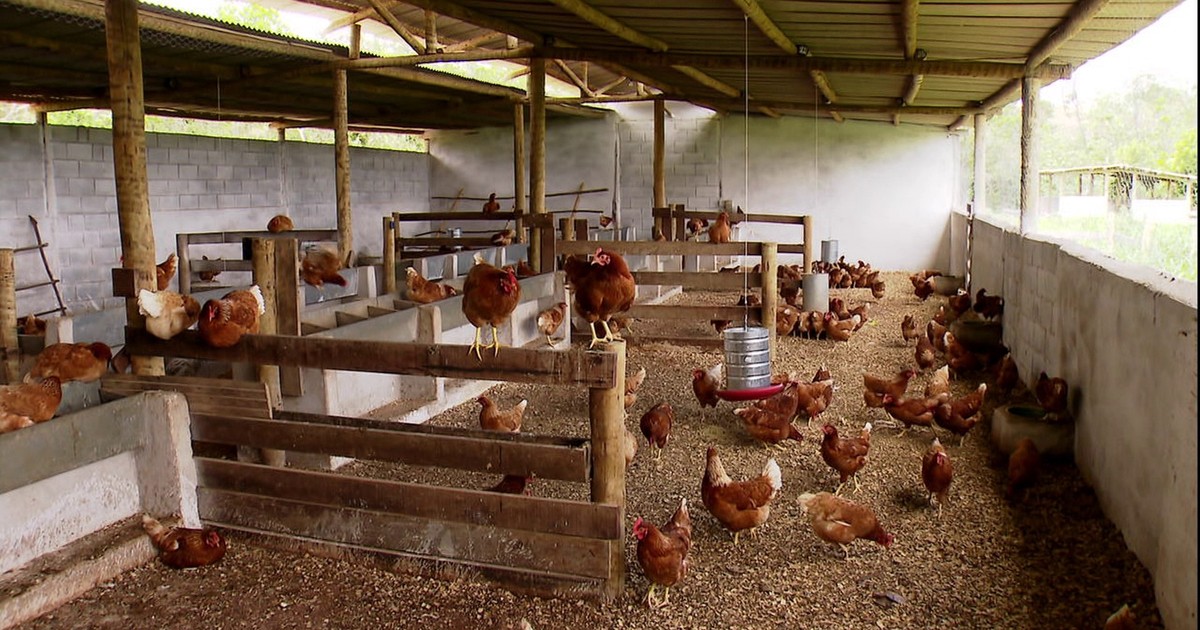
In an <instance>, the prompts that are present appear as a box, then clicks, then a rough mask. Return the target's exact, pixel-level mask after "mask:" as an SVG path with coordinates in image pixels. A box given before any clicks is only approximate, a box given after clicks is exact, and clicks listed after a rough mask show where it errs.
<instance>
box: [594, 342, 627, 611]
mask: <svg viewBox="0 0 1200 630" xmlns="http://www.w3.org/2000/svg"><path fill="white" fill-rule="evenodd" d="M604 351H605V352H608V353H612V354H614V355H615V357H616V365H615V367H614V369H615V371H616V380H615V382H614V383H613V386H612V387H610V388H595V387H594V388H591V389H589V390H588V415H589V417H590V418H591V429H592V502H593V503H604V504H607V505H615V506H617V508H618V510H619V514H620V522H621V536H620V537H619V538H618V539H617V541H614V542H613V543H612V545H611V547H610V548H609V553H610V556H609V560H610V562H611V565H610V566H611V571H610V572H609V576H608V580H606V581H605V583H604V595H605V597H607V598H608V599H610V600H612V599H616V598H617V597H618V596H620V594H621V592H622V591H623V590H624V589H625V542H624V531H625V455H624V446H623V445H624V440H625V402H624V400H625V342H624V341H622V340H620V339H618V340H616V341H613V342H611V343H608V344H606V345H605V346H604Z"/></svg>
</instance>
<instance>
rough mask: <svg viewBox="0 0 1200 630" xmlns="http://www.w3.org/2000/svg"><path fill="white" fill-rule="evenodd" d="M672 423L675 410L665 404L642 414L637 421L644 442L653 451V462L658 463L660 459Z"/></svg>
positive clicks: (669, 434) (669, 435)
mask: <svg viewBox="0 0 1200 630" xmlns="http://www.w3.org/2000/svg"><path fill="white" fill-rule="evenodd" d="M674 422H675V410H674V409H672V408H671V405H670V404H668V403H665V402H661V403H658V404H657V405H654V406H653V407H651V408H650V410H649V411H647V412H646V413H644V414H642V419H641V420H640V421H638V425H639V426H640V427H641V428H642V435H643V436H645V438H646V442H648V443H649V445H650V447H651V448H653V449H655V451H654V461H655V462H658V460H659V458H660V457H662V450H663V448H665V447H666V446H667V440H668V439H670V437H671V425H672V424H673V423H674Z"/></svg>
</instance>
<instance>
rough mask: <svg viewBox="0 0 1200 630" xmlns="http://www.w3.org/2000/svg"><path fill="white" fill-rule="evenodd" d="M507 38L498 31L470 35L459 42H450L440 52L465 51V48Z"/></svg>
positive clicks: (473, 47) (471, 48) (469, 48)
mask: <svg viewBox="0 0 1200 630" xmlns="http://www.w3.org/2000/svg"><path fill="white" fill-rule="evenodd" d="M507 38H508V36H507V35H505V34H504V33H498V32H492V33H484V34H483V35H477V36H475V37H472V38H471V39H464V40H463V41H461V42H457V43H454V44H450V45H449V46H446V47H445V48H444V49H443V50H442V52H448V53H454V52H463V51H467V50H474V49H476V48H479V47H480V46H483V45H484V44H491V43H493V42H499V41H501V40H504V39H507Z"/></svg>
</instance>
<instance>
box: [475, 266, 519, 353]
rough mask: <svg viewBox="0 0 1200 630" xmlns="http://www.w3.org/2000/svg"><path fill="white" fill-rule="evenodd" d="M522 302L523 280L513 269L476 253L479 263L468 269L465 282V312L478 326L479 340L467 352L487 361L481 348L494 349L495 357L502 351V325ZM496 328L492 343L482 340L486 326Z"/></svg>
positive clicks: (476, 333)
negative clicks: (496, 263) (491, 261)
mask: <svg viewBox="0 0 1200 630" xmlns="http://www.w3.org/2000/svg"><path fill="white" fill-rule="evenodd" d="M520 301H521V283H520V282H518V281H517V274H516V272H514V271H513V270H512V269H508V268H505V269H497V268H496V267H494V266H492V265H490V264H488V263H487V262H485V261H484V260H483V256H480V255H479V254H475V266H473V267H471V270H470V271H469V272H467V279H466V281H465V282H464V283H463V298H462V311H463V315H466V316H467V321H469V322H471V325H472V326H474V327H475V341H474V342H473V343H472V344H471V347H470V348H469V349H468V350H467V353H468V354H470V353H471V352H474V353H475V356H476V357H478V358H479V360H481V361H482V360H483V355H482V353H481V352H480V349H481V348H492V349H493V350H494V353H493V356H494V355H498V354H500V335H499V330H498V328H499V327H500V326H501V325H503V324H504V323H505V322H507V321H508V318H509V317H511V316H512V313H513V311H514V310H516V308H517V304H518V303H520ZM485 325H486V326H491V327H492V343H490V344H488V345H487V346H484V345H483V342H482V341H481V340H480V336H481V335H482V331H483V327H484V326H485Z"/></svg>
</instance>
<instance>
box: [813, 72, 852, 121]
mask: <svg viewBox="0 0 1200 630" xmlns="http://www.w3.org/2000/svg"><path fill="white" fill-rule="evenodd" d="M808 74H809V76H811V77H812V80H813V83H814V84H816V86H817V89H818V90H820V91H821V95H822V96H824V97H825V100H826V101H828V102H829V104H830V105H833V104H834V103H836V102H837V100H838V95H837V92H834V91H833V86H831V85H829V77H826V76H825V73H824V72H821V71H820V70H812V71H810V72H809V73H808ZM829 117H830V118H832V119H834V120H836V121H838V122H846V119H845V118H843V117H842V115H841V114H839V113H837V111H836V110H834V109H830V110H829Z"/></svg>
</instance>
